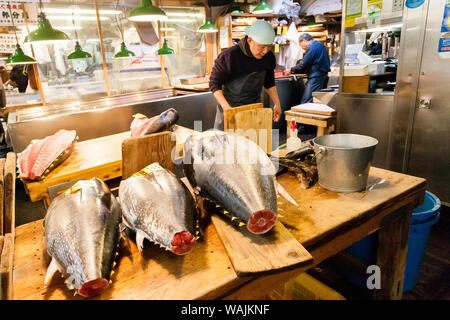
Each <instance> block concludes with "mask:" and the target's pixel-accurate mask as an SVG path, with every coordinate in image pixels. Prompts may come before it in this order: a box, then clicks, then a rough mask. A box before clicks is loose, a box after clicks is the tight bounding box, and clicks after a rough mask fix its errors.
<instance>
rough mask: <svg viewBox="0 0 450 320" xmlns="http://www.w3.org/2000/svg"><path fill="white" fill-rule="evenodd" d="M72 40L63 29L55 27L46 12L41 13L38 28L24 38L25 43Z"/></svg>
mask: <svg viewBox="0 0 450 320" xmlns="http://www.w3.org/2000/svg"><path fill="white" fill-rule="evenodd" d="M67 40H70V38H69V36H68V35H67V34H65V33H64V32H62V31H59V30H56V29H53V27H52V25H51V24H50V21H48V19H47V18H46V17H45V14H44V13H41V14H40V15H39V24H38V28H37V29H36V30H34V31H32V32H30V33H29V34H28V35H27V36H26V37H25V40H24V43H29V42H33V43H39V44H48V43H53V42H55V41H67Z"/></svg>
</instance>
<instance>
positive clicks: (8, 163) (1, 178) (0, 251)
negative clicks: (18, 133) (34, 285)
mask: <svg viewBox="0 0 450 320" xmlns="http://www.w3.org/2000/svg"><path fill="white" fill-rule="evenodd" d="M15 195H16V154H15V153H14V152H9V153H8V154H7V156H6V159H0V211H1V215H0V222H1V223H0V225H1V229H0V300H10V299H11V298H12V288H13V283H12V282H13V265H14V239H15Z"/></svg>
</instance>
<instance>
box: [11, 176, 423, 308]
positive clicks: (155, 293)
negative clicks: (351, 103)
mask: <svg viewBox="0 0 450 320" xmlns="http://www.w3.org/2000/svg"><path fill="white" fill-rule="evenodd" d="M383 179H385V182H384V183H379V184H376V183H377V182H380V181H383ZM278 181H279V182H280V184H281V185H283V187H284V188H285V189H286V190H287V191H288V192H289V193H290V195H291V196H292V197H293V198H294V199H295V200H296V201H297V203H298V204H299V206H300V208H298V207H296V206H294V205H292V204H291V203H290V202H288V201H286V200H283V201H281V202H280V203H279V214H280V221H281V222H282V223H283V224H284V226H285V227H286V228H288V230H289V231H290V232H291V233H292V235H294V237H295V238H296V239H297V240H298V241H299V242H300V243H301V244H302V245H303V246H304V247H305V248H306V249H307V250H308V251H309V252H310V253H311V254H312V255H313V258H314V262H313V264H312V265H310V266H307V267H300V268H297V269H294V270H290V271H284V272H281V273H276V274H270V275H263V276H259V277H238V276H237V274H236V272H235V271H234V269H233V265H232V263H231V262H230V259H229V258H228V256H227V253H226V250H225V248H224V246H223V244H222V242H221V239H220V238H219V237H218V234H217V232H216V230H215V228H214V226H213V225H212V224H209V225H208V227H207V228H206V230H205V238H204V239H202V240H200V241H199V242H198V243H197V245H196V246H195V247H194V250H193V251H192V252H191V253H189V254H187V255H186V256H175V255H173V254H172V253H170V252H166V251H164V250H163V249H160V248H159V247H156V246H153V245H148V246H147V248H146V250H145V251H144V255H143V256H142V255H141V254H140V253H139V252H138V250H137V249H136V246H135V243H134V240H133V241H130V244H131V251H132V255H131V256H126V255H121V256H120V260H119V264H118V267H117V268H116V274H115V275H114V276H113V283H112V285H111V287H110V288H109V289H108V290H107V291H106V292H104V294H102V295H101V296H100V297H97V298H96V299H216V298H223V299H258V298H261V297H263V296H265V295H266V294H268V293H269V292H271V291H272V290H273V289H274V288H275V287H277V286H278V285H279V284H280V283H282V282H284V281H287V280H289V279H290V278H292V277H294V276H296V275H298V274H300V273H301V272H304V271H305V270H307V269H308V268H310V267H312V266H316V265H317V264H319V263H321V262H322V261H324V260H325V259H327V258H329V257H331V256H333V255H335V254H337V253H339V252H340V251H342V250H343V249H345V248H347V247H348V246H350V245H351V244H353V243H355V242H357V241H359V240H360V239H362V238H364V237H365V236H366V235H368V234H370V233H372V232H374V231H376V230H378V229H380V232H379V239H380V240H379V249H378V262H377V264H378V266H380V268H381V281H382V283H381V289H380V290H376V292H375V298H379V299H399V298H401V295H402V292H401V291H402V287H403V285H402V281H403V274H404V267H405V261H406V251H407V245H408V236H409V226H410V222H411V213H412V209H413V208H414V207H416V206H417V205H419V204H420V203H421V202H423V199H424V195H425V180H424V179H422V178H417V177H413V176H408V175H404V174H400V173H395V172H391V171H387V170H383V169H378V168H371V170H370V176H369V181H368V184H369V185H373V189H372V190H370V191H365V192H358V193H347V194H343V193H336V192H332V191H328V190H325V189H323V188H322V187H320V186H319V185H318V184H316V185H315V186H314V187H312V188H311V189H308V190H304V189H302V188H300V186H299V183H298V181H297V179H296V178H295V177H293V176H291V175H289V174H282V175H280V176H279V177H278ZM42 236H43V226H42V220H39V221H36V222H32V223H29V224H26V225H23V226H20V227H18V228H17V229H16V241H15V247H16V250H15V256H14V287H13V297H14V299H83V298H81V297H80V296H75V297H74V296H73V292H71V291H69V290H68V289H67V288H66V287H65V285H64V283H63V279H62V278H59V277H55V279H53V281H52V283H51V286H50V287H49V288H47V289H44V288H43V282H44V277H45V273H46V270H47V266H48V260H47V258H46V254H44V248H43V241H42Z"/></svg>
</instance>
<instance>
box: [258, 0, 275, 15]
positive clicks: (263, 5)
mask: <svg viewBox="0 0 450 320" xmlns="http://www.w3.org/2000/svg"><path fill="white" fill-rule="evenodd" d="M272 12H273V10H272V8H271V7H270V6H268V5H267V4H266V2H265V1H264V0H263V1H261V3H260V4H259V5H258V6H257V7H256V8H255V9H254V10H253V13H255V14H264V13H272Z"/></svg>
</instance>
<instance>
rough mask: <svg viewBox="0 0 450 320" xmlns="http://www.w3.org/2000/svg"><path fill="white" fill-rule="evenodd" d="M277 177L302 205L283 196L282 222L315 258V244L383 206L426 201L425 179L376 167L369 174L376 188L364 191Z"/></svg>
mask: <svg viewBox="0 0 450 320" xmlns="http://www.w3.org/2000/svg"><path fill="white" fill-rule="evenodd" d="M277 180H278V182H279V183H280V184H281V185H282V186H283V187H284V188H285V189H286V191H287V192H288V193H289V194H290V195H291V196H292V198H294V199H295V201H296V202H297V203H298V204H299V206H300V208H299V207H296V206H294V205H292V204H291V203H289V202H288V201H285V200H284V199H281V200H280V201H279V205H278V208H279V213H280V214H281V215H282V217H280V222H281V223H283V224H284V225H285V226H286V227H287V228H288V230H289V231H290V232H291V233H292V234H293V235H294V237H295V238H296V239H297V240H298V241H299V242H300V243H301V244H302V245H303V246H304V247H305V248H306V249H307V250H308V251H310V252H311V253H312V254H313V256H314V259H315V260H316V259H317V257H316V256H315V255H314V253H313V252H312V251H311V250H313V249H314V248H315V247H318V246H320V245H323V244H324V243H326V242H327V241H330V240H331V239H333V238H334V237H336V236H337V235H338V234H340V233H343V232H345V231H347V230H351V229H352V228H354V227H356V226H358V225H360V224H362V223H363V222H364V221H366V220H369V219H370V218H372V217H374V216H377V215H380V214H381V213H380V212H384V210H387V211H389V210H390V211H389V212H392V211H393V210H396V209H398V208H400V207H402V206H404V205H405V204H407V203H410V202H413V201H415V202H418V201H420V199H422V201H423V195H424V192H425V179H423V178H419V177H414V176H410V175H405V174H401V173H397V172H393V171H388V170H384V169H379V168H375V167H372V168H371V169H370V171H369V178H368V186H373V188H372V189H371V190H370V191H364V192H352V193H337V192H333V191H329V190H326V189H324V188H322V187H321V186H320V185H319V184H318V183H316V185H314V186H313V187H312V188H310V189H306V190H305V189H302V188H299V187H298V186H299V182H298V180H297V179H296V178H295V177H294V176H292V175H288V174H282V175H280V176H278V177H277ZM419 204H420V202H419V203H415V204H414V205H415V206H418V205H419ZM361 238H362V237H361ZM356 241H357V240H355V241H354V242H356ZM350 244H351V243H350ZM334 245H336V244H334ZM344 249H345V248H344Z"/></svg>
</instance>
